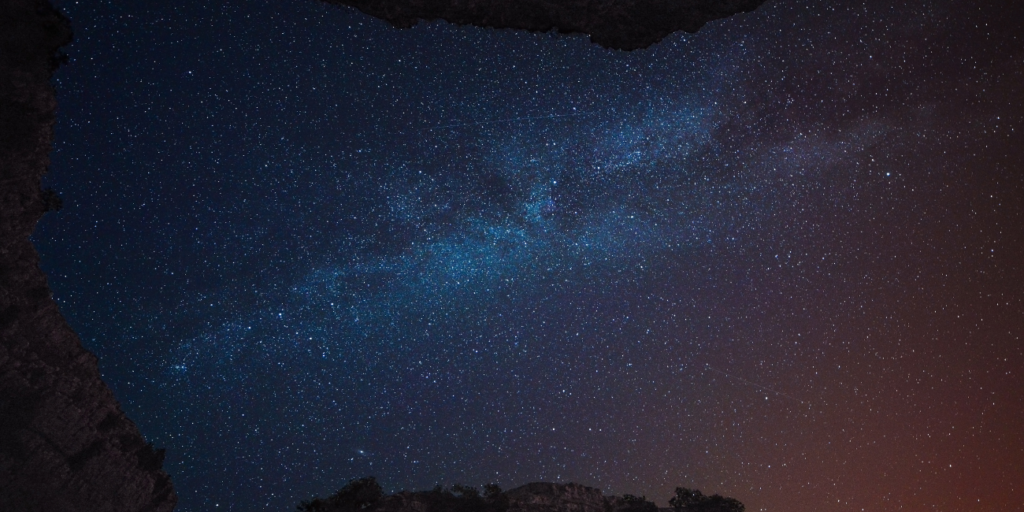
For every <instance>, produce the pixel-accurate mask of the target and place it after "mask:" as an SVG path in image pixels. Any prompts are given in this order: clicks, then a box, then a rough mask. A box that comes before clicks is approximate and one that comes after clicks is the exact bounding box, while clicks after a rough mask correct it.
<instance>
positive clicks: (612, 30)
mask: <svg viewBox="0 0 1024 512" xmlns="http://www.w3.org/2000/svg"><path fill="white" fill-rule="evenodd" d="M323 1H325V2H328V3H332V4H344V5H350V6H352V7H355V8H357V9H359V10H361V11H363V12H365V13H367V14H369V15H371V16H376V17H378V18H381V19H384V20H387V21H388V22H390V23H391V24H392V25H394V26H396V27H402V28H408V27H411V26H413V25H415V24H416V23H417V22H418V21H419V20H421V19H422V20H435V19H441V20H445V21H449V22H451V23H456V24H459V25H476V26H479V27H492V28H517V29H526V30H531V31H540V32H547V31H550V30H557V31H559V32H562V33H582V34H587V35H589V36H590V40H591V41H593V42H595V43H597V44H599V45H601V46H605V47H608V48H614V49H617V50H635V49H638V48H646V47H648V46H650V45H652V44H654V43H657V42H658V41H661V40H662V39H663V38H664V37H665V36H667V35H669V34H671V33H673V32H676V31H678V30H684V31H686V32H696V31H697V30H699V29H700V28H701V27H703V26H704V24H705V23H707V22H709V21H712V20H717V19H720V18H726V17H728V16H732V15H733V14H736V13H741V12H748V11H752V10H754V9H756V8H757V6H759V5H761V4H762V3H764V1H765V0H516V1H508V0H323Z"/></svg>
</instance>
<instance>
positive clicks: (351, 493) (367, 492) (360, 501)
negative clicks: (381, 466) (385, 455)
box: [298, 476, 384, 512]
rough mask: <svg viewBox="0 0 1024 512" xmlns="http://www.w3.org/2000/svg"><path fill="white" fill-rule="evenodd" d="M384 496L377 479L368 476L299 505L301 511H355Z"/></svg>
mask: <svg viewBox="0 0 1024 512" xmlns="http://www.w3.org/2000/svg"><path fill="white" fill-rule="evenodd" d="M383 497H384V491H383V489H381V487H380V484H378V483H377V479H376V478H374V477H372V476H368V477H366V478H360V479H359V480H350V481H349V482H348V483H347V484H345V487H342V488H341V490H339V491H338V492H336V493H334V494H333V495H332V496H330V497H328V498H326V499H320V498H313V499H312V500H311V501H303V502H302V503H301V504H299V506H298V510H300V511H301V512H354V511H357V510H364V509H367V508H370V507H372V506H374V505H376V504H377V502H378V501H380V499H381V498H383Z"/></svg>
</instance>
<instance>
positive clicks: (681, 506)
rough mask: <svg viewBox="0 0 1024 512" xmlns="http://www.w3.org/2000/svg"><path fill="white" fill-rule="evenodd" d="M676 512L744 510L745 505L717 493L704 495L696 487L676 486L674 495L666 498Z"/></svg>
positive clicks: (728, 511)
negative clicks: (668, 498)
mask: <svg viewBox="0 0 1024 512" xmlns="http://www.w3.org/2000/svg"><path fill="white" fill-rule="evenodd" d="M668 504H669V506H671V507H672V508H673V509H674V510H675V511H676V512H744V511H745V510H746V507H744V506H743V503H740V502H739V500H736V499H733V498H726V497H723V496H720V495H718V494H715V495H712V496H705V495H704V493H702V492H700V491H699V490H697V489H687V488H686V487H676V495H675V496H673V497H672V499H670V500H668Z"/></svg>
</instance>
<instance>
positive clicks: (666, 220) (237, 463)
mask: <svg viewBox="0 0 1024 512" xmlns="http://www.w3.org/2000/svg"><path fill="white" fill-rule="evenodd" d="M58 4H59V7H60V8H61V9H63V10H64V12H66V13H67V14H68V15H69V16H70V18H71V20H72V22H73V25H74V28H75V33H76V41H75V42H74V43H73V44H72V45H71V46H70V47H69V48H68V49H67V51H68V53H69V54H70V56H71V62H70V64H69V65H67V66H65V67H64V68H62V69H61V70H60V71H59V72H58V74H57V77H56V80H55V82H56V86H57V91H58V98H59V101H60V108H59V121H58V126H57V133H56V135H57V143H56V150H55V152H54V154H53V163H52V165H51V174H50V176H49V177H48V178H47V181H48V185H49V186H52V187H54V188H55V189H56V190H57V191H58V193H59V194H60V195H61V196H62V198H63V199H64V204H65V208H64V209H63V210H62V211H61V212H59V213H57V214H51V215H48V216H47V217H46V218H45V219H44V220H43V222H42V223H41V224H40V226H39V228H38V231H37V232H36V234H35V240H36V243H37V246H38V247H39V249H40V252H41V253H42V255H43V262H44V267H45V269H46V271H47V272H48V274H49V276H50V281H51V285H52V287H53V289H54V293H55V297H56V298H57V300H58V301H59V303H60V304H61V308H62V311H63V313H64V314H65V315H66V316H67V317H68V319H69V321H70V322H71V325H72V326H73V327H74V328H75V330H76V331H77V332H78V333H79V335H80V336H81V337H82V339H83V342H84V343H85V345H86V347H87V348H89V349H90V350H92V351H94V352H95V353H96V354H97V355H98V356H99V357H100V367H101V370H102V372H103V375H104V378H105V380H106V381H107V382H108V384H110V386H111V387H112V388H113V389H114V391H115V393H116V394H117V396H118V398H119V399H120V400H121V402H122V405H123V407H124V409H125V410H126V412H127V413H128V414H129V416H130V417H131V418H132V419H133V420H134V421H135V422H136V423H137V424H138V425H139V427H140V429H141V430H142V432H143V434H144V435H145V436H146V437H147V439H149V440H151V441H152V442H154V443H155V444H156V445H157V446H163V447H166V448H167V454H168V455H167V462H166V467H167V469H168V471H169V473H170V474H171V476H172V478H173V480H174V482H175V486H176V488H177V491H178V495H179V497H180V505H179V510H181V511H184V512H192V511H205V510H214V509H215V508H216V509H219V510H228V509H229V510H244V511H251V510H289V509H291V508H293V507H294V505H295V504H297V503H298V501H299V500H301V499H306V498H309V497H310V496H312V495H313V494H316V493H319V494H321V495H323V494H326V493H329V492H331V491H332V490H334V489H336V488H338V487H340V486H341V485H342V484H344V483H345V482H346V481H347V480H348V479H351V478H357V477H361V476H366V475H371V474H372V475H375V476H377V477H378V479H380V480H381V481H382V483H383V484H384V485H385V487H386V488H387V489H388V490H399V489H402V488H407V489H423V488H429V487H433V486H434V485H435V484H444V485H449V484H452V483H455V482H461V483H466V484H483V483H487V482H497V483H499V484H501V485H502V486H504V487H506V488H509V487H514V486H517V485H520V484H523V483H526V482H529V481H537V480H548V481H576V482H580V483H584V484H588V485H593V486H597V487H600V488H602V489H604V490H605V492H607V493H633V494H637V495H640V494H645V495H647V496H648V497H649V498H653V499H655V500H657V501H658V502H659V503H662V504H664V503H665V500H666V499H667V497H668V496H669V494H670V493H671V489H672V488H673V487H675V486H677V485H685V486H690V487H699V488H701V489H702V490H704V491H705V492H708V493H712V492H719V493H722V494H726V495H731V496H735V497H737V498H739V499H741V500H742V501H743V502H745V503H746V504H747V505H748V510H754V511H756V510H769V511H793V512H803V511H820V510H839V511H845V510H850V511H855V510H862V509H865V510H882V509H887V510H895V509H900V507H902V510H909V511H917V510H922V511H923V510H933V509H941V510H947V511H949V510H975V509H974V508H972V507H974V506H977V503H979V502H978V500H982V502H983V503H986V504H988V505H989V506H990V507H991V508H986V510H1012V509H1014V507H1017V506H1019V504H1020V503H1021V500H1022V499H1024V487H1022V486H1021V481H1022V479H1024V474H1021V470H1020V468H1021V467H1024V439H1022V434H1021V433H1020V432H1019V425H1020V424H1022V423H1024V412H1022V411H1024V403H1022V398H1021V397H1022V396H1024V395H1022V394H1021V391H1022V390H1024V381H1022V377H1021V372H1022V371H1024V353H1022V348H1021V347H1022V345H1021V339H1020V337H1021V335H1022V332H1024V306H1022V305H1024V302H1022V297H1024V291H1022V288H1021V286H1020V285H1019V284H1018V283H1020V282H1024V267H1022V265H1021V263H1020V262H1021V261H1024V243H1022V228H1021V227H1022V225H1024V223H1022V211H1024V209H1022V198H1024V179H1022V173H1021V171H1022V169H1024V166H1022V163H1024V154H1022V151H1021V148H1022V147H1024V141H1022V140H1021V135H1020V132H1021V130H1022V127H1021V118H1022V113H1024V107H1022V104H1021V102H1020V100H1019V98H1020V97H1021V96H1020V95H1021V94H1024V87H1022V86H1024V78H1022V75H1021V72H1022V71H1021V70H1022V69H1024V61H1022V57H1024V51H1022V48H1024V42H1022V41H1021V39H1020V38H1019V37H1018V36H1017V34H1016V32H1017V30H1016V29H1017V28H1019V27H1017V26H1016V25H1017V24H1016V23H1014V21H1013V20H1015V19H1016V20H1019V19H1021V18H1020V17H1019V16H1020V14H1021V13H1020V12H1016V13H1013V12H1005V11H999V10H996V9H993V8H991V7H986V6H984V5H980V4H978V3H976V2H960V1H943V2H933V1H929V2H924V1H922V2H917V3H914V2H911V3H906V4H905V5H902V4H901V5H899V6H895V7H894V6H892V5H889V4H890V2H873V1H869V2H857V1H849V2H829V3H828V5H822V3H820V2H802V1H781V0H773V1H770V2H768V4H766V5H764V6H763V7H762V8H760V9H759V10H758V11H756V12H754V13H751V14H748V15H741V16H736V17H733V18H729V19H726V20H722V21H718V22H714V23H711V24H709V25H708V26H706V27H705V28H704V29H703V30H702V31H701V32H700V33H699V34H697V35H682V34H679V35H675V36H672V37H670V38H668V39H666V40H665V41H664V42H662V43H661V44H658V45H656V46H654V47H652V48H650V49H648V50H641V51H636V52H631V53H624V52H617V51H609V50H605V49H602V48H600V47H597V46H595V45H592V44H590V43H589V42H588V41H587V39H586V38H585V37H581V36H571V37H566V36H555V35H550V34H530V33H525V32H516V31H507V30H501V31H496V30H482V29H476V28H468V27H454V26H451V25H448V24H445V23H429V24H421V25H419V26H417V27H415V28H414V29H411V30H395V29H392V28H390V27H388V26H387V25H386V24H385V23H383V22H381V21H379V20H376V19H373V18H369V17H367V16H365V15H362V14H360V13H358V12H356V11H354V10H350V9H343V8H336V7H330V6H327V5H323V4H321V3H318V2H314V1H312V0H307V1H296V2H288V3H282V2H260V1H234V0H231V1H228V2H224V3H221V4H216V5H208V3H203V2H177V3H175V4H173V5H172V4H168V3H167V2H153V1H138V2H130V3H129V2H110V1H96V2H70V1H62V2H58ZM993 5H997V3H993ZM1018 10H1019V9H1018Z"/></svg>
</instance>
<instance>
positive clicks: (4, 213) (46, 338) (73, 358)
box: [0, 0, 176, 512]
mask: <svg viewBox="0 0 1024 512" xmlns="http://www.w3.org/2000/svg"><path fill="white" fill-rule="evenodd" d="M70 40H71V29H70V26H69V24H68V21H67V20H66V19H65V18H64V17H63V16H61V15H60V13H58V12H57V11H56V10H54V9H53V8H52V7H51V6H50V4H49V3H48V2H47V1H45V0H0V510H2V511H5V512H17V511H36V510H38V511H46V512H60V511H69V512H70V511H76V512H77V511H111V512H114V511H154V512H155V511H160V512H169V511H170V510H172V509H173V508H174V505H175V502H176V497H175V494H174V490H173V489H172V487H171V482H170V479H169V478H168V476H167V474H166V473H165V472H164V471H162V470H161V462H162V459H163V453H162V452H158V451H156V450H154V449H153V447H152V446H150V445H148V444H147V443H146V442H145V440H143V438H142V435H140V433H139V431H138V429H137V428H136V427H135V424H134V423H132V422H131V421H129V420H128V418H126V417H125V415H124V413H123V412H121V409H120V407H119V406H118V403H117V400H115V399H114V396H113V394H112V393H111V391H110V389H109V388H108V387H107V386H106V384H104V383H103V381H102V380H100V372H99V368H98V367H97V364H96V358H95V357H94V356H93V355H92V354H90V353H89V352H88V351H86V350H85V349H84V348H83V347H82V344H81V342H80V341H79V339H78V336H76V335H75V333H74V332H73V331H72V330H71V328H70V327H69V326H68V324H67V322H65V320H64V318H63V317H62V316H61V314H60V312H59V311H58V310H57V305H56V303H54V301H53V299H52V298H51V296H50V290H49V287H48V286H47V282H46V276H44V275H43V272H42V271H41V270H40V268H39V256H38V254H37V253H36V251H35V248H34V247H33V246H32V244H31V242H30V241H29V234H30V233H31V232H32V230H33V228H34V227H35V225H36V222H38V221H39V219H40V218H41V217H42V216H43V214H44V213H46V212H47V211H48V210H53V209H57V208H59V206H60V200H59V199H58V198H57V197H56V195H55V194H53V193H52V192H49V191H44V190H43V189H42V188H41V183H40V182H41V178H42V176H43V174H45V173H46V170H47V165H48V164H49V157H48V154H49V152H50V149H51V145H52V137H53V124H54V119H55V118H54V114H55V111H56V107H57V105H56V100H55V97H54V90H53V88H52V87H51V85H50V76H51V75H52V73H53V71H54V70H55V69H56V67H57V65H58V64H59V59H58V58H57V52H58V51H59V49H60V47H61V46H63V45H65V44H67V43H68V42H70Z"/></svg>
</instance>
